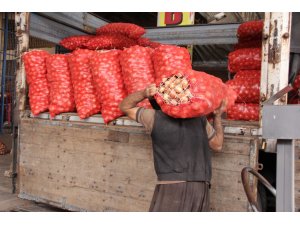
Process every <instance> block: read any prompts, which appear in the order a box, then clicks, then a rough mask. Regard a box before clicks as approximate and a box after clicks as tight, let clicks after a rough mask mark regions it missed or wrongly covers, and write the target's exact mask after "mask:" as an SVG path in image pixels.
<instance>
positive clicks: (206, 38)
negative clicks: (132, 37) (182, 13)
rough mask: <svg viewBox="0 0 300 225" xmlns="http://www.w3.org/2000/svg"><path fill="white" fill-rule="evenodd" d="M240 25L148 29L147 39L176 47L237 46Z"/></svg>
mask: <svg viewBox="0 0 300 225" xmlns="http://www.w3.org/2000/svg"><path fill="white" fill-rule="evenodd" d="M239 25H240V24H214V25H212V24H210V25H193V26H181V27H163V28H153V29H147V32H146V34H145V37H147V38H150V39H151V40H153V41H157V42H160V43H165V44H176V45H188V44H192V45H207V44H235V43H237V37H236V32H237V28H238V26H239Z"/></svg>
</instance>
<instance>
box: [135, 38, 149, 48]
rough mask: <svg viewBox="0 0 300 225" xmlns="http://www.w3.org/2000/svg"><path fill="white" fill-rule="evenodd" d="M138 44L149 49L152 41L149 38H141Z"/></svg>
mask: <svg viewBox="0 0 300 225" xmlns="http://www.w3.org/2000/svg"><path fill="white" fill-rule="evenodd" d="M137 43H138V45H140V46H143V47H148V46H149V45H150V43H151V41H150V39H149V38H143V37H141V38H139V39H138V40H137Z"/></svg>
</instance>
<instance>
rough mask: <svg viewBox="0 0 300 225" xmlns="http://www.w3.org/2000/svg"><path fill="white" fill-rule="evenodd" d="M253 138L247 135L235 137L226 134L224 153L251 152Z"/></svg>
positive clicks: (244, 153)
mask: <svg viewBox="0 0 300 225" xmlns="http://www.w3.org/2000/svg"><path fill="white" fill-rule="evenodd" d="M251 140H252V138H247V137H238V138H237V137H235V136H232V135H226V136H225V140H224V143H223V149H222V153H224V154H237V155H246V156H249V154H250V147H249V146H250V142H251Z"/></svg>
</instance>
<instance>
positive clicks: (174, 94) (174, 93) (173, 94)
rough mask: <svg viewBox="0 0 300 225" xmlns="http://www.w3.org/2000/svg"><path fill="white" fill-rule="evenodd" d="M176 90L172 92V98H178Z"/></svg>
mask: <svg viewBox="0 0 300 225" xmlns="http://www.w3.org/2000/svg"><path fill="white" fill-rule="evenodd" d="M176 96H177V95H176V92H175V91H174V90H172V91H171V92H170V97H171V98H176Z"/></svg>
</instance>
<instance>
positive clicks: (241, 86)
mask: <svg viewBox="0 0 300 225" xmlns="http://www.w3.org/2000/svg"><path fill="white" fill-rule="evenodd" d="M247 72H248V73H240V74H238V76H237V77H235V78H234V79H233V80H229V81H227V82H226V84H227V85H228V86H230V87H231V88H232V89H233V90H234V91H235V92H236V93H237V99H236V102H241V103H259V98H260V73H259V76H258V75H257V74H258V73H257V72H256V70H254V73H253V74H251V72H250V71H247ZM258 72H260V71H258ZM246 75H248V76H246Z"/></svg>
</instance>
